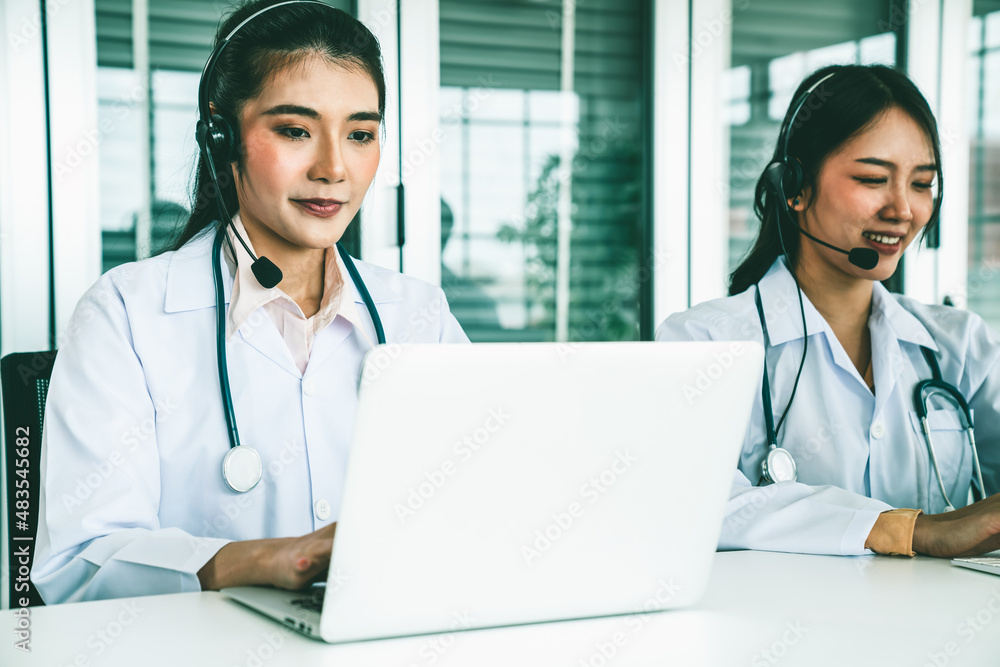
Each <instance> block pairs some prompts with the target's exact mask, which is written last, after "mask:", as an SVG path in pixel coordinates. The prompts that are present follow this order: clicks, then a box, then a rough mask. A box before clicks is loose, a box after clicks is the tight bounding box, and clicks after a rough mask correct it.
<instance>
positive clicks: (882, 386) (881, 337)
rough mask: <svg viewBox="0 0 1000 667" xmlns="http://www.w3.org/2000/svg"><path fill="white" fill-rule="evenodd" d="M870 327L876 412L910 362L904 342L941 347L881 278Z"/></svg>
mask: <svg viewBox="0 0 1000 667" xmlns="http://www.w3.org/2000/svg"><path fill="white" fill-rule="evenodd" d="M868 330H869V331H870V332H871V337H872V364H873V367H872V372H873V373H874V374H875V414H876V415H878V414H879V412H880V410H881V409H882V406H884V405H885V403H886V401H888V400H889V396H890V395H891V394H892V392H893V391H894V390H895V386H896V383H897V382H898V381H899V379H900V376H901V375H902V374H903V372H904V371H905V370H906V368H907V367H908V366H909V364H910V361H909V358H908V357H907V356H906V353H907V350H905V349H904V347H903V346H904V345H918V346H919V345H923V346H926V347H929V348H931V349H932V350H934V351H935V352H937V351H938V347H937V345H936V344H935V343H934V339H933V338H931V335H930V333H929V332H928V331H927V328H926V327H924V325H923V324H922V323H921V322H920V320H918V319H917V318H916V317H914V316H913V314H912V313H910V312H909V311H908V310H906V309H905V308H903V306H901V305H900V304H899V302H898V301H897V300H896V298H895V297H894V296H893V295H892V294H891V293H890V292H889V290H887V289H886V288H885V287H884V286H883V285H882V283H879V282H876V283H875V285H874V288H873V291H872V315H871V317H870V318H869V320H868ZM928 377H930V375H929V374H928Z"/></svg>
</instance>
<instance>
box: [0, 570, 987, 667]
mask: <svg viewBox="0 0 1000 667" xmlns="http://www.w3.org/2000/svg"><path fill="white" fill-rule="evenodd" d="M0 614H2V619H3V620H2V622H0V629H2V632H0V665H3V666H5V667H7V666H10V667H14V666H19V665H45V666H46V667H65V666H68V665H80V666H84V665H99V666H101V667H104V666H106V665H107V666H116V665H123V666H124V665H127V666H129V667H132V666H134V665H141V666H142V667H146V666H148V665H176V666H185V667H186V666H188V665H211V666H213V667H217V666H218V667H223V666H224V667H230V666H237V665H239V666H241V667H273V666H276V665H310V666H311V665H337V666H351V665H379V666H384V667H396V666H398V667H430V666H431V665H435V666H442V667H449V666H457V665H463V666H474V667H479V666H481V665H503V666H504V667H511V666H513V667H525V666H527V665H545V666H546V667H551V666H557V665H566V666H567V667H627V666H629V665H682V666H688V665H720V666H725V667H733V666H735V665H749V666H750V667H758V666H761V667H764V666H768V667H769V666H771V665H781V666H782V667H785V666H791V665H808V666H810V667H822V666H823V665H837V666H838V667H840V666H844V665H847V666H854V665H883V666H886V667H897V666H901V665H912V666H914V667H924V666H925V665H930V666H933V667H944V666H945V665H947V666H949V667H951V666H956V665H963V666H971V665H975V666H983V667H997V666H998V665H1000V577H998V576H994V575H989V574H984V573H979V572H974V571H971V570H965V569H962V568H956V567H953V566H951V565H950V564H949V563H948V561H946V560H936V559H931V558H920V557H918V558H915V559H912V560H911V559H901V558H886V557H875V556H867V557H861V558H838V557H828V556H801V555H790V554H771V553H760V552H733V553H721V554H717V555H716V560H715V564H714V567H713V572H712V580H711V582H710V584H709V589H708V592H707V594H706V595H705V597H704V599H703V600H702V602H701V603H700V604H699V605H697V606H696V607H694V608H693V609H688V610H683V611H668V612H661V613H654V614H648V615H643V616H630V617H621V616H619V617H610V618H601V619H591V620H585V621H572V622H564V623H545V624H538V625H532V626H521V627H516V628H503V629H496V630H476V631H470V632H458V633H452V634H447V635H435V636H423V637H413V638H406V639H393V640H385V641H377V642H361V643H357V644H348V645H340V646H329V645H326V644H324V643H322V642H318V641H314V640H310V639H307V638H305V637H302V636H300V635H298V634H295V633H293V632H290V631H287V630H285V629H284V628H282V627H281V626H279V625H278V624H276V623H273V622H271V621H270V620H268V619H266V618H264V617H263V616H259V615H257V614H255V613H254V612H252V611H250V610H248V609H245V608H244V607H241V606H239V605H237V604H236V603H234V602H232V601H230V600H228V599H226V598H224V597H223V596H221V595H220V594H218V593H188V594H180V595H164V596H154V597H145V598H129V599H126V600H107V601H102V602H87V603H81V604H71V605H60V606H55V607H44V608H38V609H34V610H32V612H31V617H30V624H31V626H30V632H31V652H30V653H27V654H26V653H23V652H21V651H17V650H15V649H14V634H13V629H14V625H15V622H16V619H15V617H14V616H13V612H11V611H3V612H2V613H0ZM616 640H617V645H616V644H615V642H616ZM602 650H603V653H604V654H607V655H609V656H610V657H605V655H604V654H602Z"/></svg>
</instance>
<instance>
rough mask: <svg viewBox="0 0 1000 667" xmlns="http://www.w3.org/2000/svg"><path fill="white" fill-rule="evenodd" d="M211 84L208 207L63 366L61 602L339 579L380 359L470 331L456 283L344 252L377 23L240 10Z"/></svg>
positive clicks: (282, 10) (116, 272)
mask: <svg viewBox="0 0 1000 667" xmlns="http://www.w3.org/2000/svg"><path fill="white" fill-rule="evenodd" d="M201 88H202V96H201V97H202V99H201V100H199V102H200V104H199V106H200V112H201V116H202V118H201V121H200V122H199V126H198V134H197V139H198V142H199V146H200V148H201V156H202V160H201V161H200V164H199V166H198V172H197V176H196V182H195V190H194V197H193V199H194V202H195V206H194V208H193V212H192V214H191V218H190V220H189V221H188V223H187V225H186V227H185V229H184V230H183V233H182V234H181V236H180V238H179V239H178V241H177V242H176V244H175V246H174V247H173V249H172V250H171V251H170V252H166V253H164V254H162V255H159V256H157V257H153V258H151V259H148V260H144V261H142V262H138V263H133V264H126V265H123V266H120V267H117V268H115V269H113V270H112V271H110V272H109V273H107V274H105V275H104V276H103V277H102V278H101V279H100V280H99V281H98V283H97V284H96V285H94V286H93V287H92V288H91V289H90V290H89V291H88V292H87V293H86V294H85V296H84V297H83V299H82V300H81V301H80V304H79V305H78V306H77V310H76V312H75V314H74V316H73V319H72V320H71V322H70V324H69V330H71V331H73V332H74V334H73V335H72V336H71V337H69V338H68V339H67V340H66V341H64V343H63V345H62V346H61V348H60V350H59V356H58V358H57V360H56V363H55V368H54V369H53V373H52V380H51V388H50V390H49V395H48V401H47V404H46V414H45V431H44V434H43V443H42V447H43V451H42V460H43V462H44V463H43V469H44V475H45V480H44V488H45V497H44V499H43V510H42V512H41V517H40V520H39V528H38V552H37V556H36V560H35V567H34V570H33V572H32V579H33V580H34V582H35V584H36V585H37V587H38V589H39V591H40V592H41V594H42V597H43V598H44V600H45V602H46V603H49V604H51V603H53V602H63V601H77V600H90V599H98V598H108V597H122V596H133V595H148V594H153V593H170V592H180V591H187V590H198V589H199V588H204V589H215V588H221V587H224V586H240V585H252V584H265V585H273V586H278V587H282V588H301V587H303V586H305V585H307V584H308V583H310V582H311V581H313V580H315V579H317V578H320V577H323V576H325V572H326V569H327V566H328V564H329V560H330V552H331V548H332V543H333V536H334V531H335V530H336V521H337V519H338V517H339V512H340V498H341V492H342V488H343V483H344V476H345V472H346V464H347V455H348V452H349V449H350V440H351V433H352V430H353V420H354V413H355V407H356V403H357V383H358V377H359V375H360V372H361V362H362V359H363V357H364V355H365V354H366V353H367V352H368V351H369V350H370V349H371V348H372V347H373V346H374V345H375V343H376V342H382V341H383V340H385V341H389V342H393V341H402V340H406V341H410V342H416V343H420V342H423V343H438V342H455V343H459V342H467V341H468V339H467V338H466V336H465V334H464V333H463V331H462V329H461V327H460V326H459V325H458V322H457V321H456V320H455V318H454V317H453V316H452V315H451V312H450V311H449V309H448V305H447V302H446V300H445V298H444V293H443V292H442V291H441V290H440V289H439V288H437V287H434V286H432V285H429V284H427V283H424V282H421V281H419V280H416V279H413V278H409V277H406V276H403V275H400V274H398V273H395V272H392V271H388V270H385V269H381V268H379V267H376V266H372V265H368V264H365V263H364V262H356V261H355V260H353V259H351V257H350V256H349V255H348V254H347V253H346V251H343V250H342V248H340V247H339V245H338V241H339V240H340V238H341V237H342V236H343V234H344V230H345V229H346V228H347V226H348V225H349V224H350V222H351V220H352V219H353V218H354V216H355V214H356V213H357V212H358V210H359V208H360V207H361V205H362V202H363V201H364V198H365V194H366V192H367V191H368V188H369V186H370V185H371V182H372V179H373V178H374V175H375V172H376V170H377V168H378V163H379V141H378V137H379V130H380V125H381V121H382V117H383V113H384V109H385V83H384V81H383V76H382V65H381V60H380V54H379V48H378V43H377V42H376V40H375V38H374V36H373V35H372V34H371V32H369V31H368V29H367V28H366V27H365V26H363V25H362V24H360V23H359V22H357V21H356V20H355V19H353V18H352V17H350V16H349V15H347V14H345V13H343V12H341V11H339V10H335V9H332V8H330V7H329V6H327V5H325V4H323V3H319V2H312V1H309V0H301V1H299V0H296V1H293V2H276V1H275V0H263V1H258V2H253V3H250V4H247V5H244V6H242V7H240V8H238V9H236V10H235V11H234V13H233V14H232V15H230V16H229V17H228V18H227V19H226V20H225V21H224V22H223V24H222V25H221V26H220V28H219V31H218V34H217V37H216V48H215V51H214V52H213V54H212V56H211V57H210V59H209V61H208V65H206V69H205V73H204V74H203V77H202V87H201ZM265 259H266V260H267V263H269V264H270V265H271V266H270V268H269V269H266V270H264V271H263V272H258V271H257V267H258V266H260V265H262V263H264V261H265ZM263 265H264V266H267V264H263ZM213 283H214V290H213ZM365 310H367V315H363V313H364V312H365ZM427 313H432V316H428V315H427ZM213 369H215V370H217V371H218V381H216V378H215V377H213ZM230 380H232V382H230ZM162 405H170V406H172V410H170V411H168V412H164V411H163V410H161V409H159V408H158V406H162ZM237 419H239V421H240V423H241V425H242V426H243V429H241V430H238V429H237V428H236V421H237ZM136 424H150V425H152V427H151V429H150V430H149V437H148V438H146V439H144V440H142V441H141V442H139V441H135V438H131V437H128V436H129V434H130V433H132V432H133V430H134V428H135V425H136ZM241 434H242V439H241ZM95 469H98V470H107V471H109V472H108V474H107V475H106V476H103V477H102V478H101V484H99V485H98V486H97V487H96V488H93V489H92V492H91V493H88V495H87V497H86V498H85V499H78V498H76V499H74V497H73V496H72V494H73V493H74V489H75V488H77V487H78V486H79V485H80V483H81V482H80V480H81V479H83V478H84V477H87V475H88V474H89V473H91V472H92V471H93V470H95ZM220 473H221V474H220Z"/></svg>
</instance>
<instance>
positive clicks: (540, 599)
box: [223, 342, 763, 643]
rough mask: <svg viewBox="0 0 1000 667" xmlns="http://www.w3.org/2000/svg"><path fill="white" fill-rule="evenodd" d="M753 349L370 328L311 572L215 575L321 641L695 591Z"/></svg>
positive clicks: (717, 521) (683, 597)
mask: <svg viewBox="0 0 1000 667" xmlns="http://www.w3.org/2000/svg"><path fill="white" fill-rule="evenodd" d="M762 363H763V350H762V348H761V346H760V345H759V344H756V343H751V342H735V343H733V342H690V343H687V342H683V343H582V344H581V343H514V344H476V345H413V346H405V347H401V346H399V345H392V344H390V345H384V346H380V347H378V348H376V349H375V350H373V351H371V352H370V353H369V355H368V356H367V357H366V358H365V361H364V365H363V370H362V376H361V379H360V388H359V402H358V411H357V419H356V423H355V432H354V437H353V441H352V446H351V452H350V457H349V461H348V467H347V476H346V481H345V485H344V491H343V503H342V511H341V515H340V517H339V519H338V525H337V534H336V538H335V539H334V544H333V552H332V557H331V563H330V570H329V578H328V581H327V583H326V586H325V587H324V586H321V587H319V590H316V591H306V592H302V591H298V592H288V591H280V590H275V589H267V588H254V587H245V588H234V589H226V590H224V591H223V593H225V594H227V595H228V596H230V597H231V598H232V599H234V600H236V601H238V602H240V603H242V604H244V605H247V606H250V607H253V608H254V609H256V610H258V611H261V612H263V613H265V614H267V615H268V616H271V617H273V618H274V619H276V620H277V621H279V622H281V623H284V624H285V625H287V626H289V627H291V628H294V629H295V630H297V631H299V632H302V633H303V634H307V635H310V636H313V637H318V638H321V639H323V640H325V641H327V642H331V643H340V642H350V641H358V640H367V639H379V638H388V637H399V636H409V635H417V634H427V633H438V632H451V631H454V630H457V629H473V628H489V627H502V626H509V625H518V624H526V623H537V622H545V621H559V620H569V619H579V618H589V617H597V616H609V615H616V614H632V613H635V612H640V611H656V610H661V609H672V608H677V607H684V606H688V605H691V604H693V603H694V602H695V601H697V600H698V599H699V598H700V596H701V595H702V593H703V591H704V589H705V585H706V583H707V579H708V574H709V569H710V567H711V564H712V559H713V555H714V553H715V549H716V546H717V544H718V538H719V533H720V531H721V525H722V519H723V512H724V508H725V505H726V501H727V500H728V498H729V492H730V489H731V486H732V480H733V471H734V470H735V468H736V464H737V461H738V458H739V451H740V449H741V446H742V443H743V440H744V437H745V434H746V430H747V424H748V421H749V418H750V409H751V405H752V403H753V400H754V398H755V397H756V395H757V394H758V392H759V385H760V381H761V380H760V378H761V371H762Z"/></svg>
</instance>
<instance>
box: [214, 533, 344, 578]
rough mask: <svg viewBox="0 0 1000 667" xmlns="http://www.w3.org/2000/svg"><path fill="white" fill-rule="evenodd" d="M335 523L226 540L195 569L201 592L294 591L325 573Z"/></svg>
mask: <svg viewBox="0 0 1000 667" xmlns="http://www.w3.org/2000/svg"><path fill="white" fill-rule="evenodd" d="M336 530H337V524H336V523H332V524H330V525H329V526H326V527H324V528H320V529H319V530H317V531H314V532H312V533H309V534H308V535H303V536H301V537H279V538H272V539H266V540H246V541H243V542H230V543H229V544H227V545H226V546H224V547H222V548H221V549H219V551H218V552H217V553H216V554H215V555H214V556H212V558H211V560H209V561H208V562H207V563H205V565H204V566H203V567H202V568H201V569H200V570H198V580H199V581H200V582H201V588H202V590H205V591H217V590H219V589H220V588H232V587H233V586H276V587H277V588H287V589H289V590H298V589H300V588H304V587H306V586H308V585H309V584H311V583H313V582H314V581H316V580H318V579H320V578H322V577H324V576H326V572H327V569H328V568H329V567H330V551H331V549H333V535H334V533H335V532H336Z"/></svg>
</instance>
